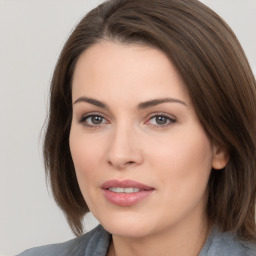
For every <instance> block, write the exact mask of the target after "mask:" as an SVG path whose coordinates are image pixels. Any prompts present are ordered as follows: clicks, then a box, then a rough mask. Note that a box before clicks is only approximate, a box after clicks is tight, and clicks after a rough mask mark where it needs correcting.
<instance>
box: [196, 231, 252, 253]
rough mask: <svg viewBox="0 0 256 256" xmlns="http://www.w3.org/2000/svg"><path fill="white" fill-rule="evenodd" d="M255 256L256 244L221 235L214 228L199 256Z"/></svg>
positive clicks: (230, 234)
mask: <svg viewBox="0 0 256 256" xmlns="http://www.w3.org/2000/svg"><path fill="white" fill-rule="evenodd" d="M215 255H223V256H230V255H232V256H256V244H253V243H249V242H246V241H241V240H239V239H238V238H237V237H236V235H234V234H232V233H230V232H226V233H222V232H220V231H218V229H217V228H216V227H215V228H213V230H212V232H211V234H210V235H209V237H208V239H207V241H206V243H205V245H204V247H203V249H202V251H201V253H200V254H199V256H215Z"/></svg>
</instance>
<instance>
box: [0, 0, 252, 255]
mask: <svg viewBox="0 0 256 256" xmlns="http://www.w3.org/2000/svg"><path fill="white" fill-rule="evenodd" d="M100 2H102V0H101V1H100V0H98V1H97V0H83V1H82V0H48V1H46V0H0V89H1V90H0V92H1V98H0V99H1V100H0V122H1V123H0V124H1V125H0V207H1V208H0V255H14V254H16V253H18V252H20V251H22V250H24V249H26V248H29V247H33V246H37V245H42V244H48V243H55V242H61V241H65V240H68V239H70V238H72V237H73V234H72V233H71V231H70V230H69V227H68V225H67V224H66V222H65V219H64V217H63V215H62V213H61V212H60V210H59V209H58V208H57V206H56V205H55V203H54V202H53V199H52V197H51V195H50V192H49V191H47V188H46V185H45V177H44V169H43V163H42V154H41V140H40V131H41V128H42V125H43V122H44V119H45V115H46V109H47V101H48V88H49V83H50V79H51V75H52V72H53V69H54V65H55V63H56V60H57V58H58V55H59V52H60V50H61V47H62V46H63V44H64V42H65V40H66V39H67V37H68V35H69V34H70V32H71V30H72V28H73V27H74V25H75V24H76V23H77V22H78V21H79V20H80V18H81V17H82V16H83V15H84V14H85V13H87V12H88V10H90V9H91V8H92V7H94V6H96V5H97V4H98V3H100ZM203 2H204V3H206V4H207V5H209V6H210V7H212V8H213V9H214V10H215V11H216V12H217V13H219V14H220V15H221V16H222V17H223V18H224V19H225V20H226V21H227V22H228V23H229V25H230V26H231V27H232V28H233V30H234V31H235V33H236V34H237V36H238V38H239V40H240V42H241V44H242V46H243V47H244V50H245V52H246V54H247V56H248V59H249V61H250V63H251V66H252V67H253V68H254V74H255V73H256V32H255V31H256V0H203ZM85 222H86V228H87V229H90V228H91V227H92V226H94V225H95V221H94V220H93V219H92V218H88V219H86V221H85Z"/></svg>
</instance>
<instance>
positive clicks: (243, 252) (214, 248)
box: [18, 225, 256, 256]
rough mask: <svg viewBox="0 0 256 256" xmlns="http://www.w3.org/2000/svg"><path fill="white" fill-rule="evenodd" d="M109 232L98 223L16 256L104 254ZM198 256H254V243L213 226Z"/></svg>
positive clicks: (105, 253)
mask: <svg viewBox="0 0 256 256" xmlns="http://www.w3.org/2000/svg"><path fill="white" fill-rule="evenodd" d="M110 242H111V234H109V233H108V232H107V231H106V230H104V228H103V227H102V226H101V225H99V226H97V227H96V228H95V229H93V230H92V231H90V232H88V233H86V234H85V235H82V236H80V237H77V238H75V239H73V240H70V241H68V242H65V243H61V244H53V245H46V246H40V247H36V248H33V249H29V250H26V251H25V252H23V253H21V254H19V255H18V256H57V255H58V256H71V255H72V256H106V255H107V252H108V248H109V245H110ZM199 256H256V245H254V244H251V243H247V242H243V241H239V240H238V239H237V238H236V236H235V235H233V234H232V233H221V232H219V231H218V229H217V228H215V227H214V228H213V229H212V231H211V233H210V235H209V236H208V239H207V241H206V243H205V245H204V247H203V248H202V250H201V252H200V254H199Z"/></svg>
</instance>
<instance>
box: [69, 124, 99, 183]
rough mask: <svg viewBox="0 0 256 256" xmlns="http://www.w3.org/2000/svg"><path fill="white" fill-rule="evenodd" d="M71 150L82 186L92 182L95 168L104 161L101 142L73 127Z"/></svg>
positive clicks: (70, 141) (70, 140) (70, 142)
mask: <svg viewBox="0 0 256 256" xmlns="http://www.w3.org/2000/svg"><path fill="white" fill-rule="evenodd" d="M69 145H70V151H71V155H72V159H73V162H74V166H75V171H76V175H77V179H78V183H79V185H80V187H81V186H82V187H86V186H84V185H85V183H86V182H87V183H90V180H91V179H92V177H93V176H94V175H97V174H96V172H95V170H97V169H99V168H97V166H98V165H99V163H100V162H101V161H102V159H101V152H102V148H101V145H100V143H95V141H92V139H91V136H85V135H83V134H81V132H79V131H77V129H71V132H70V139H69Z"/></svg>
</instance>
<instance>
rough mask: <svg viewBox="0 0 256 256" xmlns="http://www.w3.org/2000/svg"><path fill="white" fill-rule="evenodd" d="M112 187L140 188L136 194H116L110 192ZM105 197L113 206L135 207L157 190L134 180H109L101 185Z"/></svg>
mask: <svg viewBox="0 0 256 256" xmlns="http://www.w3.org/2000/svg"><path fill="white" fill-rule="evenodd" d="M111 187H119V188H131V187H132V188H139V189H141V191H139V192H134V193H115V192H112V191H110V190H108V189H109V188H111ZM101 189H102V191H103V195H104V196H105V198H106V199H107V200H108V201H109V202H110V203H112V204H114V205H117V206H133V205H135V204H137V203H138V202H140V201H141V200H143V199H145V198H147V197H148V196H150V195H151V194H152V192H153V191H154V190H155V188H153V187H151V186H148V185H146V184H143V183H140V182H137V181H134V180H109V181H106V182H104V183H103V184H102V185H101Z"/></svg>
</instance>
